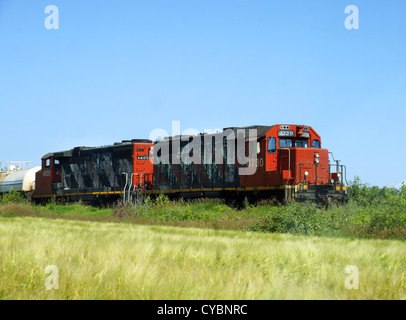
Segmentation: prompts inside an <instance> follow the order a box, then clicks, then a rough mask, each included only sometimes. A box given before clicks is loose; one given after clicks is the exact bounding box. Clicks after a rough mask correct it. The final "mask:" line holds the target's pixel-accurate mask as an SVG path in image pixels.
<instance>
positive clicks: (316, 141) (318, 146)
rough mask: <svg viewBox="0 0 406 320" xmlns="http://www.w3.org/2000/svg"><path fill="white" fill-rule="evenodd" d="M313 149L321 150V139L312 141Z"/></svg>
mask: <svg viewBox="0 0 406 320" xmlns="http://www.w3.org/2000/svg"><path fill="white" fill-rule="evenodd" d="M312 148H317V149H320V148H321V145H320V140H319V139H314V140H313V141H312Z"/></svg>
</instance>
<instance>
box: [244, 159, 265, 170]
mask: <svg viewBox="0 0 406 320" xmlns="http://www.w3.org/2000/svg"><path fill="white" fill-rule="evenodd" d="M263 166H264V159H263V158H259V159H258V158H257V159H250V160H249V162H248V167H251V168H252V167H256V168H258V167H263Z"/></svg>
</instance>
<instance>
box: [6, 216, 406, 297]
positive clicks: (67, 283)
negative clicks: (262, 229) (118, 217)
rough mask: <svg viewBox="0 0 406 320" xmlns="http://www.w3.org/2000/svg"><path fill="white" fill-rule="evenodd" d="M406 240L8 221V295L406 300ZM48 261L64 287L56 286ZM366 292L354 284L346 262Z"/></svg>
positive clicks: (17, 219)
mask: <svg viewBox="0 0 406 320" xmlns="http://www.w3.org/2000/svg"><path fill="white" fill-rule="evenodd" d="M405 249H406V244H405V243H404V242H401V241H389V240H351V239H349V238H346V239H343V238H323V237H311V236H292V235H283V234H264V233H254V232H242V231H226V230H211V229H198V228H176V227H168V226H140V225H134V224H118V223H101V222H89V221H70V220H55V219H44V218H32V217H9V218H7V217H0V257H1V258H0V299H405V298H406V294H405V280H406V270H405V266H406V257H405V254H404V253H405V252H406V250H405ZM48 265H55V266H57V268H58V270H59V289H57V290H56V289H52V290H47V289H46V287H45V279H46V278H47V277H48V276H49V274H46V273H45V268H46V266H48ZM348 265H355V266H357V267H358V270H359V289H353V290H349V289H346V288H345V279H346V277H348V276H349V275H348V274H346V273H345V272H344V271H345V267H346V266H348Z"/></svg>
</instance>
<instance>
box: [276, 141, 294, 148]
mask: <svg viewBox="0 0 406 320" xmlns="http://www.w3.org/2000/svg"><path fill="white" fill-rule="evenodd" d="M292 145H293V144H292V139H279V148H292Z"/></svg>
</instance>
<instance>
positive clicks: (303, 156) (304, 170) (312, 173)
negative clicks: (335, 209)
mask: <svg viewBox="0 0 406 320" xmlns="http://www.w3.org/2000/svg"><path fill="white" fill-rule="evenodd" d="M295 153H296V159H295V160H296V165H297V169H296V181H297V182H299V183H301V182H305V183H307V184H327V183H328V182H329V169H328V151H327V150H326V149H317V150H315V149H304V148H300V149H296V152H295Z"/></svg>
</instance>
